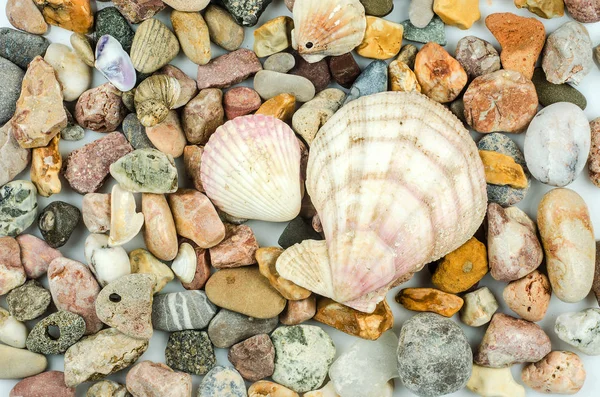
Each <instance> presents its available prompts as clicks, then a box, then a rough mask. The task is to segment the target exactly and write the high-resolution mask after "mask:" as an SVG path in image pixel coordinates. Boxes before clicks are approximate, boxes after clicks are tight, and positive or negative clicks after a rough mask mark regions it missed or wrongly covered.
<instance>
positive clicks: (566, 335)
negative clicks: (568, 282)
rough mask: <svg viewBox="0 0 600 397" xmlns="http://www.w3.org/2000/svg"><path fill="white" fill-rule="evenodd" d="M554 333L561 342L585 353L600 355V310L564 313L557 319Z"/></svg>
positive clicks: (592, 309)
mask: <svg viewBox="0 0 600 397" xmlns="http://www.w3.org/2000/svg"><path fill="white" fill-rule="evenodd" d="M554 332H556V335H558V337H559V338H560V339H561V340H563V341H565V342H567V343H568V344H569V345H571V346H574V347H576V348H577V349H579V350H581V351H582V352H583V353H585V354H587V355H589V356H598V355H600V309H596V308H591V309H586V310H582V311H580V312H575V313H563V314H561V315H560V316H558V318H557V319H556V324H555V326H554Z"/></svg>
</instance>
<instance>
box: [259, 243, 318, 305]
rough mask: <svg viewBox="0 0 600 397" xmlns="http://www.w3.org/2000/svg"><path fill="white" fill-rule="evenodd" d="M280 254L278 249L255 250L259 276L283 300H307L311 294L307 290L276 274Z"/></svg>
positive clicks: (281, 251)
mask: <svg viewBox="0 0 600 397" xmlns="http://www.w3.org/2000/svg"><path fill="white" fill-rule="evenodd" d="M282 253H283V249H281V248H278V247H265V248H259V249H258V250H256V254H255V256H256V261H257V262H258V269H259V270H260V274H262V275H263V276H265V277H266V278H267V279H268V280H269V283H271V286H273V288H275V289H276V290H277V291H279V293H280V294H281V295H282V296H283V297H284V298H285V299H287V300H291V301H299V300H303V299H306V298H308V297H309V296H310V294H311V292H310V291H309V290H307V289H305V288H302V287H300V286H298V285H296V284H294V283H293V282H291V281H289V280H286V279H284V278H283V277H281V276H280V275H279V273H278V272H277V269H276V268H275V263H276V262H277V258H279V255H281V254H282Z"/></svg>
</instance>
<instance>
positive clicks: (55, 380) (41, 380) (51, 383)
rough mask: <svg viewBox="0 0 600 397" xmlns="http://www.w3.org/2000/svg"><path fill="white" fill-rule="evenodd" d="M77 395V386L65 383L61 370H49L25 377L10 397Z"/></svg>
mask: <svg viewBox="0 0 600 397" xmlns="http://www.w3.org/2000/svg"><path fill="white" fill-rule="evenodd" d="M42 396H44V397H75V388H72V387H67V385H65V375H64V374H63V373H62V372H60V371H47V372H43V373H41V374H39V375H35V376H31V377H29V378H25V379H23V380H22V381H20V382H19V383H17V384H16V385H15V387H13V388H12V390H11V391H10V394H9V395H8V397H42Z"/></svg>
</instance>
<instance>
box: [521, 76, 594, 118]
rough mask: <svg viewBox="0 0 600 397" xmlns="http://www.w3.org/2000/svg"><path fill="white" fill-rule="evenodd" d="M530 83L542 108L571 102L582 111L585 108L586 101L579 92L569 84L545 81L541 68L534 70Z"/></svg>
mask: <svg viewBox="0 0 600 397" xmlns="http://www.w3.org/2000/svg"><path fill="white" fill-rule="evenodd" d="M531 81H532V82H533V85H534V86H535V91H536V92H537V96H538V100H539V101H540V104H541V105H542V106H550V105H552V104H553V103H557V102H571V103H574V104H575V105H577V106H579V107H580V108H581V109H582V110H585V108H586V107H587V100H586V99H585V96H583V94H582V93H581V92H579V91H577V89H576V88H574V87H573V86H571V85H569V84H552V83H550V82H549V81H548V80H546V73H544V70H543V69H542V68H535V70H534V71H533V77H532V78H531Z"/></svg>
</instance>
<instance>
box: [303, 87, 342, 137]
mask: <svg viewBox="0 0 600 397" xmlns="http://www.w3.org/2000/svg"><path fill="white" fill-rule="evenodd" d="M345 97H346V94H345V93H344V91H342V90H338V89H337V88H328V89H325V90H323V91H321V92H319V93H318V94H317V95H316V96H315V97H314V98H313V99H312V100H310V101H308V102H306V103H305V104H304V105H302V106H301V107H300V109H298V110H297V111H296V112H295V113H294V116H293V117H292V127H293V128H294V131H295V132H296V133H297V134H299V135H300V136H301V137H302V138H303V139H304V141H305V142H306V143H307V144H308V145H310V144H311V143H312V141H313V140H314V139H315V137H316V135H317V132H318V131H319V129H320V128H321V127H322V126H323V125H324V124H325V123H326V122H327V120H329V119H330V118H331V116H333V115H334V114H335V112H337V110H338V109H339V108H340V106H341V105H342V102H343V101H344V99H345Z"/></svg>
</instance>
